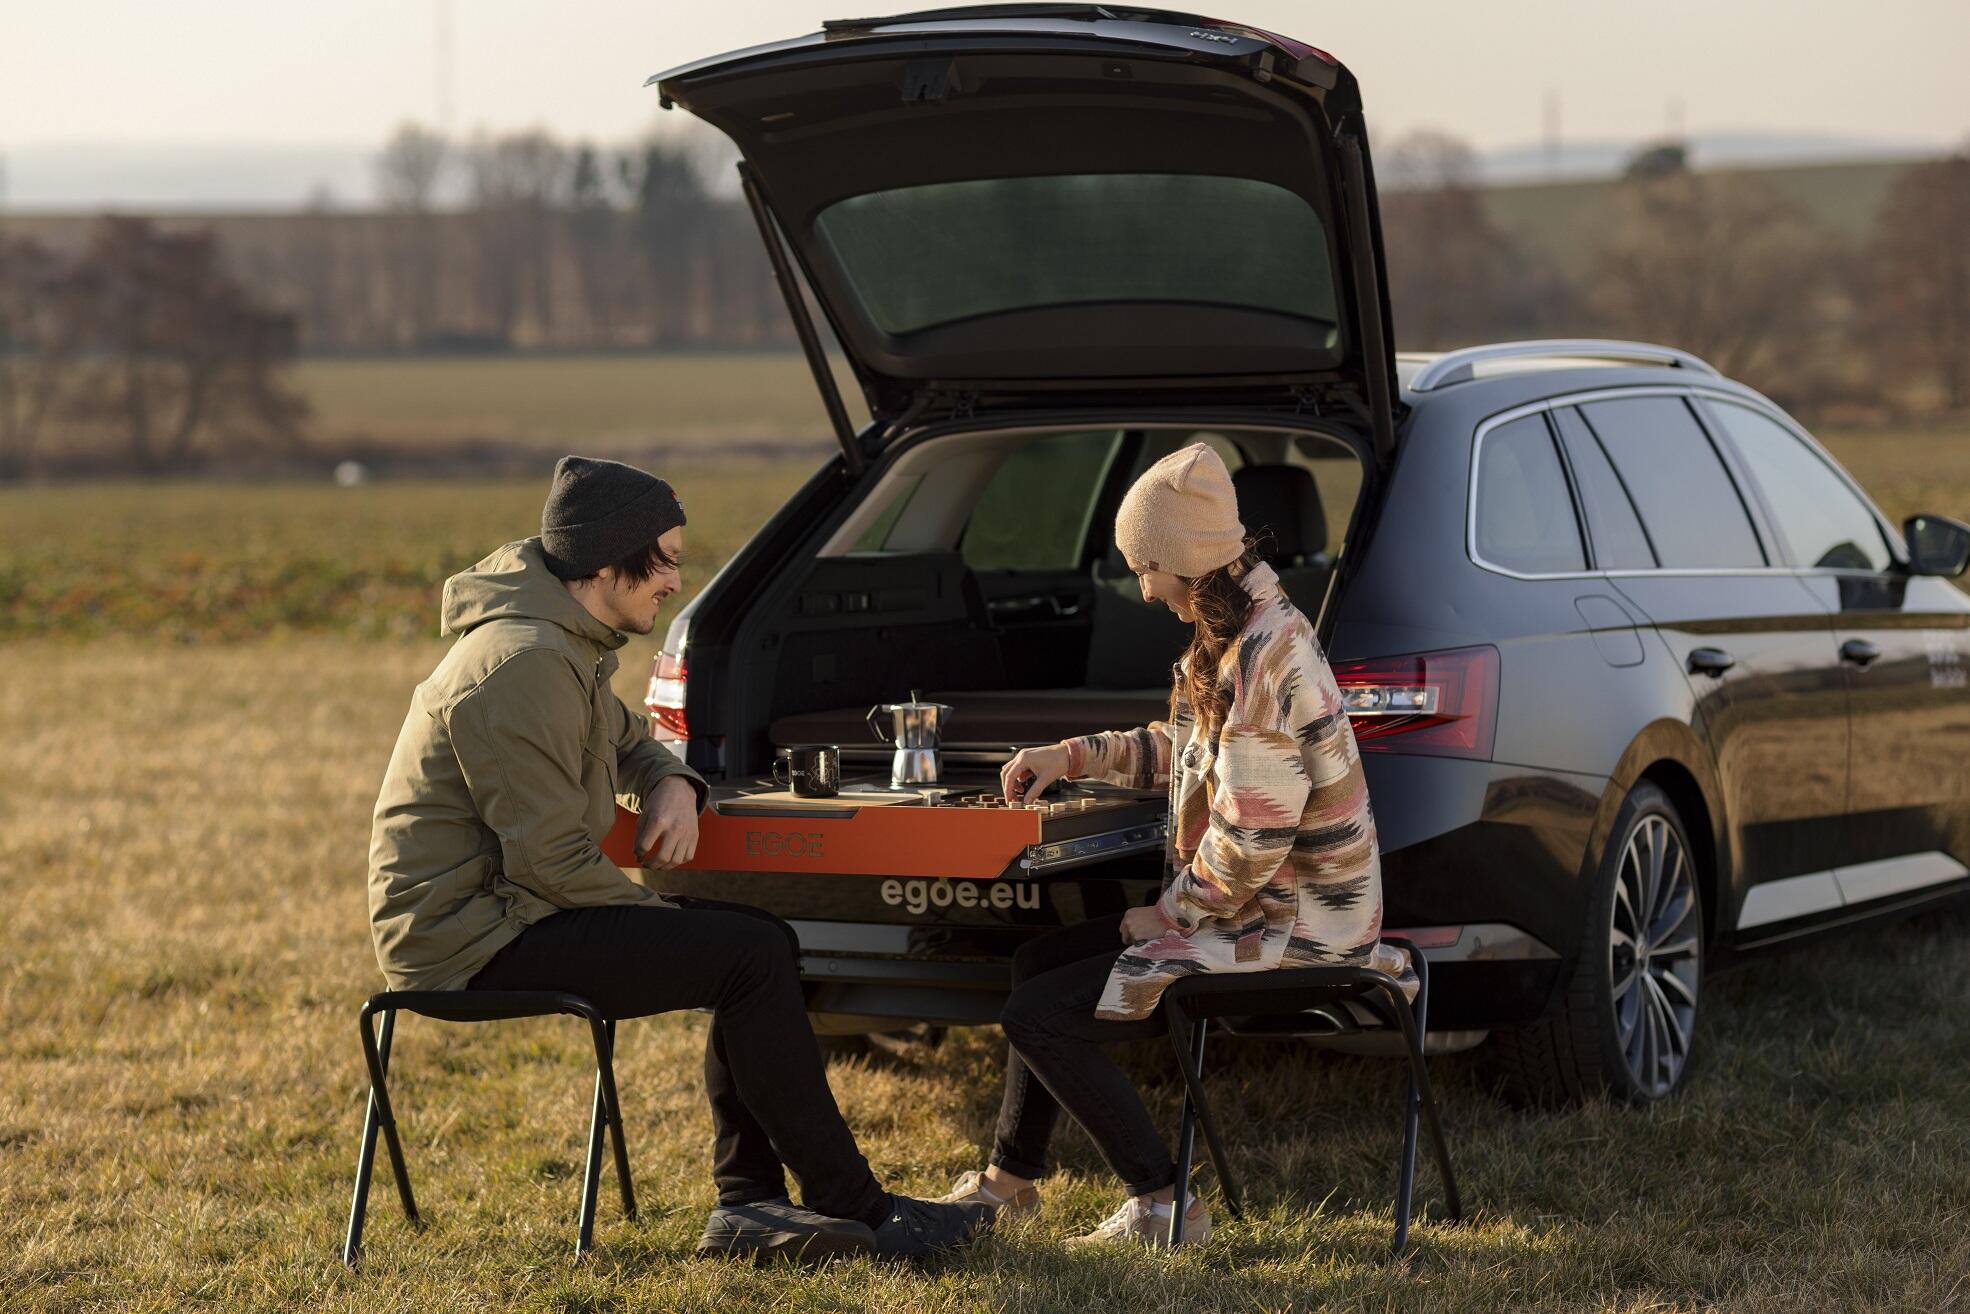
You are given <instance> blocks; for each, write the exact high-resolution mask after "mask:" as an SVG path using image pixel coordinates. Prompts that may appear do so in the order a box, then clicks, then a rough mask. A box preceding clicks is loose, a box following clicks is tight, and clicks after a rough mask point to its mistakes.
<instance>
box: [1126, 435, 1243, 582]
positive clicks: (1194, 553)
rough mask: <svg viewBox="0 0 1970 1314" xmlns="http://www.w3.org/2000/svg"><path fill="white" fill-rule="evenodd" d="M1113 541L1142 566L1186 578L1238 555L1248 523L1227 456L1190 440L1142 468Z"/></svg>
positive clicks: (1235, 558) (1202, 573)
mask: <svg viewBox="0 0 1970 1314" xmlns="http://www.w3.org/2000/svg"><path fill="white" fill-rule="evenodd" d="M1115 546H1117V547H1119V548H1121V549H1122V554H1123V555H1124V556H1126V557H1127V558H1128V559H1129V561H1130V563H1131V564H1133V565H1135V566H1137V567H1139V568H1142V569H1146V570H1167V571H1169V572H1170V573H1171V574H1173V575H1181V576H1183V577H1184V578H1186V579H1195V578H1196V577H1197V576H1199V575H1208V574H1209V573H1210V572H1212V571H1214V570H1216V569H1217V568H1218V567H1219V566H1228V565H1230V564H1231V563H1232V562H1234V561H1236V560H1238V558H1239V556H1240V555H1242V554H1243V553H1244V551H1245V526H1244V525H1243V524H1242V523H1241V522H1240V521H1239V519H1238V494H1237V493H1235V492H1233V491H1232V487H1231V472H1230V471H1229V470H1226V469H1225V468H1224V458H1223V457H1221V456H1219V455H1218V454H1217V453H1216V452H1214V451H1212V450H1211V449H1210V448H1209V447H1207V446H1206V445H1205V444H1203V443H1192V444H1191V445H1190V446H1188V447H1186V448H1184V449H1183V450H1181V451H1176V452H1171V453H1170V454H1169V455H1168V456H1166V457H1164V458H1163V459H1162V460H1160V461H1158V462H1157V463H1156V464H1154V465H1152V466H1150V467H1149V468H1148V469H1147V470H1145V471H1143V472H1142V478H1140V479H1138V480H1136V481H1135V484H1134V485H1133V486H1132V487H1131V488H1130V489H1129V491H1128V493H1127V495H1126V496H1124V497H1123V498H1122V506H1121V509H1120V510H1119V511H1117V512H1116V513H1115Z"/></svg>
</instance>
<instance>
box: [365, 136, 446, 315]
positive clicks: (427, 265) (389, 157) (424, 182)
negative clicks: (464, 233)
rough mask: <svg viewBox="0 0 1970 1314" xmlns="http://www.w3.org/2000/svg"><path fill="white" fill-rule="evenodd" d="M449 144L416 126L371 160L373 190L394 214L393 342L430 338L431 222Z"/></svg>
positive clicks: (434, 255)
mask: <svg viewBox="0 0 1970 1314" xmlns="http://www.w3.org/2000/svg"><path fill="white" fill-rule="evenodd" d="M450 156H451V144H450V143H449V142H448V141H446V140H445V138H444V137H443V136H441V135H439V134H438V133H435V132H432V131H430V130H429V129H427V128H424V127H420V126H419V125H417V124H415V123H406V124H404V125H403V126H401V127H399V128H398V129H397V131H396V132H395V134H393V135H392V136H391V138H390V140H389V142H388V143H386V144H385V145H384V147H383V151H382V153H381V154H380V155H378V156H377V158H376V192H377V196H378V197H379V198H380V199H381V200H382V202H383V205H384V208H385V209H387V210H389V211H391V212H392V213H393V214H395V215H396V216H397V218H396V222H394V223H393V224H391V226H390V227H391V232H390V240H389V243H388V245H389V257H388V260H389V264H390V266H391V274H392V277H391V279H390V281H389V288H390V296H391V299H392V300H393V301H397V302H399V303H400V305H401V307H402V309H401V310H400V311H399V312H398V313H396V314H394V315H392V316H391V319H392V321H393V322H394V324H395V326H396V328H397V333H398V340H399V341H400V342H403V341H408V342H409V343H412V344H415V343H417V342H421V341H423V340H425V339H426V338H427V337H429V336H430V334H431V333H432V331H433V330H434V329H435V328H436V327H437V319H438V228H437V224H436V222H435V220H434V218H433V215H432V210H433V209H434V208H435V206H436V203H437V199H438V192H439V184H440V183H441V182H442V181H443V179H444V175H445V172H446V166H447V164H448V163H449V162H450Z"/></svg>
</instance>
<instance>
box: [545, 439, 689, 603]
mask: <svg viewBox="0 0 1970 1314" xmlns="http://www.w3.org/2000/svg"><path fill="white" fill-rule="evenodd" d="M683 523H684V504H683V503H682V502H680V501H678V500H677V494H676V493H673V492H672V491H671V490H670V485H669V484H667V483H665V482H664V481H663V480H661V479H659V478H657V477H656V476H655V475H653V474H645V473H644V472H643V471H641V470H638V469H637V468H636V467H635V466H633V465H624V464H623V463H622V462H620V461H600V460H596V459H594V458H592V457H587V456H564V457H562V458H561V459H560V461H559V462H558V463H556V465H555V467H554V483H553V486H552V487H550V488H549V489H548V490H547V505H546V506H544V507H542V508H541V509H540V541H541V545H542V547H544V548H545V549H546V557H547V568H548V569H549V570H551V571H553V572H554V574H555V575H556V577H558V578H560V579H580V578H582V577H583V576H585V575H592V574H594V573H595V572H596V571H598V570H600V569H601V568H602V567H604V566H608V565H613V564H615V563H616V562H618V561H621V560H622V559H623V558H624V557H626V556H628V555H629V554H630V553H632V552H634V551H635V550H636V549H638V548H640V547H647V546H649V545H650V544H651V543H654V542H656V541H657V538H658V537H659V536H660V535H662V534H663V533H665V532H666V531H667V530H671V529H674V528H676V527H677V526H678V525H681V524H683Z"/></svg>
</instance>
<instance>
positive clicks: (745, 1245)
mask: <svg viewBox="0 0 1970 1314" xmlns="http://www.w3.org/2000/svg"><path fill="white" fill-rule="evenodd" d="M875 1246H876V1234H875V1233H874V1232H872V1231H870V1230H869V1225H868V1224H867V1223H858V1222H856V1221H855V1220H854V1219H852V1218H832V1217H830V1216H828V1215H827V1214H817V1213H815V1212H814V1211H813V1210H812V1209H802V1208H801V1207H800V1206H799V1205H797V1204H794V1203H793V1202H792V1201H790V1200H788V1199H787V1198H786V1197H785V1196H782V1197H780V1198H779V1199H777V1200H756V1201H754V1202H753V1203H751V1204H738V1205H720V1206H718V1208H716V1209H714V1210H712V1211H711V1217H710V1218H708V1219H706V1220H705V1234H704V1237H703V1238H702V1239H701V1240H699V1242H698V1254H699V1256H701V1257H712V1256H722V1257H726V1258H731V1259H750V1260H752V1261H753V1262H754V1263H761V1262H764V1261H766V1260H768V1259H792V1260H798V1261H800V1262H802V1263H808V1264H813V1263H819V1262H820V1261H822V1260H825V1259H833V1258H834V1257H835V1256H837V1255H866V1254H868V1253H869V1252H870V1251H871V1250H874V1249H875Z"/></svg>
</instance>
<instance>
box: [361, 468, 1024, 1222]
mask: <svg viewBox="0 0 1970 1314" xmlns="http://www.w3.org/2000/svg"><path fill="white" fill-rule="evenodd" d="M683 551H684V508H683V506H682V505H681V504H680V503H679V502H678V500H677V497H676V496H675V494H673V493H672V491H671V489H670V486H669V485H668V484H666V483H665V482H664V481H663V480H661V479H658V478H656V477H654V476H652V475H649V474H646V473H644V472H643V471H641V470H637V469H634V468H632V467H630V466H626V465H622V464H619V463H617V462H614V461H596V460H588V459H585V458H583V457H579V456H568V457H564V458H562V460H561V461H560V463H559V464H558V465H556V466H555V469H554V482H553V486H552V488H551V489H550V491H549V493H548V497H547V505H546V507H545V509H544V510H543V511H542V514H541V533H540V537H538V538H530V539H527V540H525V541H524V542H519V543H509V544H507V545H506V546H505V547H503V548H500V549H499V550H498V551H497V552H495V553H493V554H492V555H491V556H489V557H487V558H486V559H485V560H484V561H481V562H480V563H479V564H478V565H476V566H474V567H473V568H472V569H470V570H468V571H466V572H464V573H463V574H459V575H454V576H453V577H452V578H451V579H449V580H447V581H446V583H445V593H444V629H445V632H446V633H447V634H452V635H456V636H457V642H456V643H454V644H453V645H452V649H451V651H450V652H449V653H448V654H447V655H446V656H445V659H444V660H443V661H442V662H440V663H439V664H438V667H437V669H436V670H435V671H433V672H432V674H431V676H430V678H429V679H427V680H426V681H425V682H424V683H423V684H421V685H419V686H418V687H417V691H416V693H415V694H414V695H413V696H412V698H411V707H410V714H409V715H408V716H407V717H406V718H405V720H404V726H403V730H402V732H401V733H400V734H399V735H398V737H397V747H396V752H395V753H394V754H393V755H392V757H391V759H390V766H389V771H388V774H387V775H386V776H385V777H384V780H383V788H382V791H381V793H380V794H379V795H378V797H377V800H376V817H375V826H374V830H373V831H372V833H371V838H370V864H369V907H370V921H371V929H372V932H373V934H374V937H375V942H376V956H377V960H378V962H379V963H381V964H382V967H383V974H384V976H385V977H387V978H388V979H389V982H390V985H391V987H392V988H394V989H399V990H567V991H571V992H573V993H575V994H578V995H583V996H585V997H587V998H588V999H590V1000H592V1001H593V1002H594V1003H595V1004H596V1005H597V1006H598V1007H599V1008H600V1009H601V1010H602V1011H603V1012H604V1013H605V1014H606V1015H608V1016H610V1017H618V1018H621V1017H640V1016H642V1015H645V1014H649V1013H663V1012H669V1011H672V1010H674V1009H682V1008H709V1009H711V1010H712V1022H711V1031H710V1036H709V1039H708V1041H707V1044H706V1047H705V1093H706V1096H707V1097H708V1099H709V1100H710V1103H711V1108H712V1118H713V1123H714V1125H715V1128H716V1144H715V1146H714V1150H713V1158H714V1161H713V1167H712V1175H713V1179H714V1181H715V1183H716V1185H717V1187H718V1200H719V1203H718V1208H717V1209H715V1210H714V1211H713V1212H712V1215H711V1219H710V1222H709V1224H708V1225H707V1227H706V1229H705V1235H704V1239H703V1241H701V1242H700V1243H699V1253H700V1254H733V1255H740V1256H747V1257H752V1258H762V1257H765V1256H768V1255H781V1254H785V1255H793V1256H805V1257H807V1258H815V1257H820V1256H826V1255H831V1254H844V1253H861V1252H873V1253H875V1254H877V1255H882V1256H893V1257H914V1256H918V1255H923V1254H927V1253H929V1252H932V1251H935V1250H940V1249H944V1248H946V1247H949V1246H952V1245H956V1244H958V1243H960V1242H962V1241H964V1240H966V1239H967V1238H969V1237H970V1236H971V1235H972V1234H973V1233H974V1232H975V1231H976V1230H977V1229H978V1228H980V1227H981V1226H983V1225H984V1224H985V1223H986V1222H987V1221H988V1220H989V1218H990V1211H989V1210H986V1209H982V1208H980V1207H977V1206H953V1205H946V1204H936V1203H931V1202H928V1201H922V1200H914V1199H910V1198H907V1197H900V1196H892V1195H890V1194H889V1193H888V1192H885V1191H884V1190H883V1189H882V1188H881V1187H880V1186H879V1185H877V1183H876V1180H875V1178H874V1177H873V1176H872V1175H871V1174H870V1172H869V1165H868V1162H867V1160H865V1159H864V1158H863V1157H862V1154H861V1152H860V1151H859V1150H858V1149H857V1148H856V1145H855V1139H854V1137H853V1136H852V1135H851V1134H850V1133H849V1131H848V1128H847V1126H846V1125H845V1124H844V1123H843V1122H842V1119H841V1114H840V1112H839V1110H838V1109H837V1108H836V1106H835V1102H834V1096H833V1094H832V1093H831V1092H830V1091H829V1089H828V1084H827V1077H826V1074H825V1072H824V1071H823V1068H822V1063H821V1057H820V1053H819V1048H818V1046H816V1044H815V1043H814V1035H813V1031H812V1030H811V1029H810V1027H809V1026H808V1023H807V1015H806V1010H805V1005H804V1002H803V999H802V996H801V990H800V978H799V973H798V967H797V960H796V956H795V951H796V950H797V948H798V942H797V941H796V940H795V939H794V936H793V932H792V930H791V929H790V928H788V927H787V925H786V924H785V923H784V922H781V921H780V920H779V919H777V918H775V917H772V916H770V915H769V914H767V913H764V912H761V911H759V910H757V909H753V908H746V907H742V906H739V905H734V904H724V903H715V902H712V901H709V900H687V899H681V898H679V899H667V898H664V897H662V896H660V895H658V894H657V893H656V892H654V891H652V890H650V889H648V888H646V887H645V886H643V885H640V884H638V883H636V882H635V881H632V880H630V879H629V878H628V877H627V876H625V875H624V874H623V873H622V871H621V870H620V869H618V868H617V867H616V866H615V865H614V864H613V863H611V862H610V861H609V860H608V859H607V858H606V857H604V856H603V854H602V850H601V847H600V844H601V841H602V838H603V837H604V836H605V835H607V833H608V831H609V828H610V825H611V823H612V822H613V821H614V818H615V809H616V800H617V798H618V797H619V796H620V797H622V798H624V800H625V802H629V801H634V802H637V803H639V804H640V807H641V814H642V816H641V820H640V822H639V823H638V825H637V832H636V853H637V860H638V861H639V862H641V863H642V864H643V865H644V866H646V867H652V868H669V867H674V866H676V865H677V864H679V863H682V862H688V861H689V860H690V858H691V856H692V854H693V852H694V850H695V849H696V847H697V837H698V814H699V812H700V811H702V810H703V808H704V806H705V801H706V793H707V791H706V787H705V783H704V781H703V780H702V779H701V778H700V777H699V776H698V774H697V773H696V772H695V771H693V770H691V769H690V768H689V767H687V766H685V765H684V764H683V763H682V762H680V761H678V760H677V758H676V757H675V756H673V755H672V754H671V753H670V752H668V751H667V750H666V749H665V748H664V747H663V746H662V745H660V744H658V743H657V742H656V741H655V740H653V739H651V738H649V737H648V735H647V734H645V733H644V730H643V724H642V721H641V719H640V718H638V717H637V716H636V715H634V714H633V713H632V712H631V711H630V710H629V708H628V707H627V706H625V705H624V704H623V702H622V700H621V699H620V698H618V697H616V695H615V694H614V692H613V691H612V690H611V689H610V686H609V677H610V676H611V675H612V674H613V673H614V672H615V669H616V650H617V649H618V648H620V647H622V645H623V644H624V643H625V642H627V637H626V636H627V635H628V634H648V633H650V631H651V630H652V629H654V628H655V626H656V623H657V613H658V611H659V610H660V609H661V607H662V605H663V601H664V599H665V598H667V597H669V596H670V595H671V594H673V593H675V592H676V591H677V590H678V588H679V587H680V583H681V581H680V579H679V569H680V566H681V563H682V561H683ZM783 1165H784V1166H785V1167H787V1168H791V1169H792V1170H793V1172H794V1175H795V1177H797V1178H798V1179H799V1181H800V1185H801V1194H802V1200H803V1202H804V1204H805V1206H806V1207H805V1208H801V1207H798V1206H795V1205H794V1204H792V1203H791V1202H790V1201H789V1200H788V1199H787V1192H786V1176H785V1172H784V1169H783Z"/></svg>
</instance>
